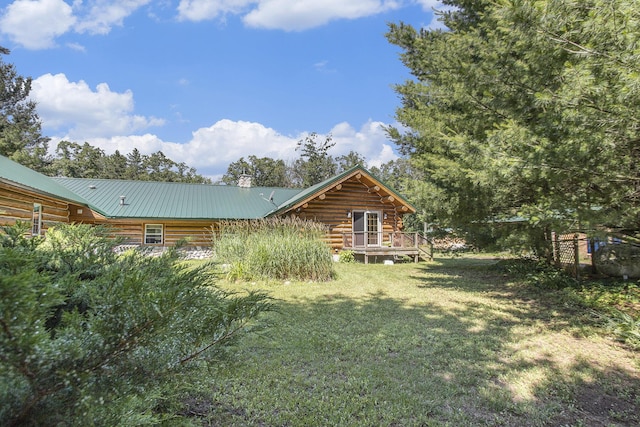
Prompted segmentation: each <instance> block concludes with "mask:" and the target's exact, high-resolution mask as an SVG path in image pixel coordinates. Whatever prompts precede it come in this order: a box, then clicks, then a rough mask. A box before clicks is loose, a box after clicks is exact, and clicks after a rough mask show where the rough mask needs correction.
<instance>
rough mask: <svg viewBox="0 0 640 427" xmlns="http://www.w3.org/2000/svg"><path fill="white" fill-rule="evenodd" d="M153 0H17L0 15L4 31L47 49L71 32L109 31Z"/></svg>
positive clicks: (19, 40) (17, 39)
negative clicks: (70, 0) (56, 40)
mask: <svg viewBox="0 0 640 427" xmlns="http://www.w3.org/2000/svg"><path fill="white" fill-rule="evenodd" d="M150 1H151V0H110V1H104V0H89V1H85V2H83V1H73V2H71V3H68V2H65V1H64V0H14V1H13V2H12V3H11V4H9V5H8V6H7V7H6V8H5V10H4V14H3V15H2V16H1V17H0V32H2V33H4V34H7V35H8V36H9V38H11V40H12V41H14V42H15V43H17V44H19V45H21V46H23V47H25V48H27V49H47V48H50V47H53V46H55V39H56V38H57V37H59V36H61V35H63V34H65V33H67V32H70V31H74V32H77V33H85V32H87V33H89V34H107V33H109V31H111V28H112V27H113V26H116V25H122V22H123V20H124V19H125V18H126V17H127V16H129V15H131V14H132V13H133V12H134V11H135V10H137V9H139V8H140V7H142V6H144V5H146V4H148V3H149V2H150Z"/></svg>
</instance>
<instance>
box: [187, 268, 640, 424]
mask: <svg viewBox="0 0 640 427" xmlns="http://www.w3.org/2000/svg"><path fill="white" fill-rule="evenodd" d="M462 261H464V260H462ZM488 264H489V263H488V262H487V261H483V260H472V261H468V262H461V260H459V259H454V260H441V261H440V262H438V263H431V264H428V265H426V267H417V268H415V267H414V268H413V270H408V269H409V267H403V269H402V270H400V271H403V272H405V271H408V272H409V274H408V275H407V276H404V279H406V280H404V281H402V282H398V283H384V282H375V277H374V276H373V275H372V276H368V279H367V278H365V279H364V280H369V281H371V284H370V285H369V286H368V287H367V286H365V287H364V288H363V290H364V292H363V293H361V294H359V295H354V294H353V293H351V292H348V291H345V290H344V289H341V288H339V287H332V285H331V284H325V285H323V286H324V288H321V290H320V291H318V289H319V288H314V289H315V290H314V292H316V293H312V294H311V292H310V294H311V295H307V294H306V293H305V292H304V288H303V287H301V288H295V289H292V292H291V296H290V297H289V298H287V299H286V300H283V301H279V303H278V306H279V313H278V314H277V315H273V316H272V317H271V319H270V320H271V322H272V323H273V326H272V328H270V330H269V332H268V333H266V334H263V335H260V336H248V337H246V338H245V339H244V340H243V343H242V346H241V347H240V348H239V356H238V359H237V361H236V363H234V364H232V365H227V366H225V367H221V368H220V370H219V371H218V372H217V373H216V375H214V378H216V381H215V383H214V384H203V385H205V386H206V387H209V388H208V390H209V392H208V393H205V394H203V395H202V396H201V398H200V399H196V400H192V401H191V402H190V404H189V405H187V406H188V407H187V410H186V412H188V410H189V406H190V407H192V408H200V409H202V408H206V411H203V410H200V411H195V412H197V413H198V416H199V417H200V419H201V420H202V421H203V422H204V423H205V424H208V425H261V424H262V425H398V426H409V425H443V424H451V425H471V424H472V425H514V426H515V425H519V426H527V425H532V426H533V425H562V424H583V425H596V426H597V425H636V424H638V423H639V422H640V417H639V415H638V410H637V409H638V407H639V406H640V377H639V375H638V370H637V366H633V365H634V363H636V364H637V359H635V362H634V356H633V355H632V354H630V353H629V352H626V351H625V350H623V349H620V348H618V347H616V346H614V345H612V344H611V343H610V342H607V341H604V340H602V339H600V338H598V337H584V336H581V335H584V333H583V332H584V331H580V329H579V328H576V327H574V323H575V322H574V320H573V319H574V318H575V317H574V316H575V313H574V312H572V310H573V308H571V307H569V308H567V307H559V306H556V305H554V304H553V301H552V300H551V299H548V298H545V296H544V295H542V294H539V295H537V294H536V293H535V292H531V291H530V290H527V289H523V288H522V287H520V286H518V285H516V284H512V283H510V282H509V280H508V278H507V277H504V276H502V275H501V274H499V273H497V272H495V271H492V270H491V269H489V268H488ZM355 268H361V267H355ZM375 268H378V267H376V266H373V267H368V270H364V269H363V270H362V271H361V275H362V276H363V277H367V274H375ZM372 269H373V270H372ZM407 278H408V279H407ZM312 286H313V285H309V287H310V288H309V289H311V287H312ZM205 413H206V415H205Z"/></svg>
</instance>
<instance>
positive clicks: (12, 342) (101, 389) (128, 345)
mask: <svg viewBox="0 0 640 427" xmlns="http://www.w3.org/2000/svg"><path fill="white" fill-rule="evenodd" d="M24 236H25V229H24V228H23V227H21V226H20V225H18V226H16V227H8V228H7V227H5V228H3V229H2V232H0V297H1V299H0V308H1V310H0V313H1V314H0V361H1V362H2V363H1V364H0V424H3V425H12V424H14V425H18V424H19V425H45V424H47V425H77V424H83V425H120V424H140V423H153V422H158V421H159V420H160V419H162V416H163V415H162V414H161V413H158V412H153V411H150V410H149V408H150V407H152V405H151V403H150V400H153V399H154V398H155V396H159V395H161V394H163V393H166V390H168V389H171V385H172V384H173V385H176V387H175V388H177V384H179V383H180V382H181V381H184V378H185V376H187V375H189V374H190V373H191V372H192V371H193V370H197V369H200V367H201V365H202V364H206V363H207V362H209V361H212V360H218V359H219V358H220V357H223V356H224V355H225V349H226V348H227V347H228V346H229V345H230V344H231V343H232V342H233V339H234V338H235V337H236V336H237V335H238V333H240V332H241V331H243V330H246V329H249V328H250V327H251V325H253V320H254V319H255V318H256V317H257V316H258V315H259V314H260V313H261V312H263V311H265V310H268V309H269V308H270V304H269V300H268V298H267V297H266V296H265V295H264V294H261V293H249V294H247V295H243V296H240V295H233V294H228V293H225V292H223V291H221V290H220V289H217V288H216V287H214V286H213V280H212V276H211V274H210V273H209V271H210V268H207V266H206V265H202V266H200V267H191V266H187V265H185V264H184V263H181V262H180V260H179V258H178V257H177V255H176V254H175V251H172V252H169V253H167V254H166V255H163V256H160V257H145V256H143V255H141V254H140V253H137V252H134V251H130V252H128V253H126V254H123V255H117V254H115V253H114V251H113V244H114V242H113V241H112V240H110V239H109V238H108V237H106V236H105V235H104V234H103V233H102V230H100V229H99V228H94V227H90V226H83V225H75V226H61V227H57V228H56V229H55V230H53V229H52V230H49V231H48V233H47V239H46V240H43V239H39V238H37V239H32V238H25V237H24ZM160 390H164V391H163V392H161V391H160ZM165 398H166V396H165Z"/></svg>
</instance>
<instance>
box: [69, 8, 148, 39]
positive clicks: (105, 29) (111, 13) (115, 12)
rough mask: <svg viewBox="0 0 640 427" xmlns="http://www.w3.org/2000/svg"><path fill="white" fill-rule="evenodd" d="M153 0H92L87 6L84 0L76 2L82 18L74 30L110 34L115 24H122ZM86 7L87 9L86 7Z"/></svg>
mask: <svg viewBox="0 0 640 427" xmlns="http://www.w3.org/2000/svg"><path fill="white" fill-rule="evenodd" d="M150 1H151V0H111V1H90V2H87V6H82V5H83V3H82V2H74V6H75V7H76V10H77V12H78V13H79V14H81V16H82V18H81V19H80V20H79V21H78V23H77V24H76V25H75V27H74V30H75V31H77V32H79V33H83V32H85V31H86V32H88V33H90V34H108V33H109V31H111V28H112V27H113V26H120V25H122V21H123V20H124V18H126V17H127V16H129V15H131V14H132V13H133V12H135V11H136V10H137V9H139V8H140V7H142V6H144V5H146V4H148V3H149V2H150ZM85 7H86V10H85V9H84V8H85Z"/></svg>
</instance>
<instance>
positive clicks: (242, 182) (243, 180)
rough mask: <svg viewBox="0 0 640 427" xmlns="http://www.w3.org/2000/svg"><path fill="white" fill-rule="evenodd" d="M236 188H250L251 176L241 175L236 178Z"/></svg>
mask: <svg viewBox="0 0 640 427" xmlns="http://www.w3.org/2000/svg"><path fill="white" fill-rule="evenodd" d="M238 187H240V188H251V175H247V174H244V173H243V174H242V175H240V178H238Z"/></svg>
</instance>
